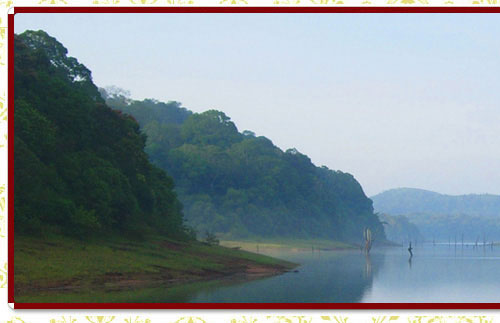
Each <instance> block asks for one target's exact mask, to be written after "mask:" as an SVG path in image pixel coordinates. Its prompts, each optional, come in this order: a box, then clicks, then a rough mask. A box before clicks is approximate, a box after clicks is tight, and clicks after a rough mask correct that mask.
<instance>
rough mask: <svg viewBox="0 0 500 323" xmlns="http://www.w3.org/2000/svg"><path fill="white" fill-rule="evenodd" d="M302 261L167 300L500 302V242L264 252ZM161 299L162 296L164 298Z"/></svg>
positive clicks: (171, 296) (169, 296) (174, 296)
mask: <svg viewBox="0 0 500 323" xmlns="http://www.w3.org/2000/svg"><path fill="white" fill-rule="evenodd" d="M260 252H261V253H264V254H267V255H270V256H273V257H277V258H281V259H286V260H289V261H292V262H295V263H300V264H301V265H300V267H298V268H297V269H298V271H299V272H298V273H293V272H290V273H285V274H283V275H279V276H274V277H270V278H265V279H260V280H254V281H250V282H243V283H241V282H240V283H234V282H228V281H225V282H220V283H216V284H214V283H211V284H210V285H209V286H205V287H203V286H200V288H199V289H196V288H195V289H192V290H190V291H189V292H186V291H183V292H182V295H172V294H169V295H168V297H167V298H168V299H165V300H163V301H170V302H172V301H180V302H211V303H212V302H214V303H215V302H228V303H234V302H237V303H238V302H266V303H272V302H285V303H292V302H301V303H302V302H304V303H305V302H315V303H322V302H333V303H344V302H347V303H351V302H372V303H373V302H375V303H378V302H397V303H407V302H424V303H428V302H429V303H431V302H446V303H450V302H467V303H471V302H484V303H490V302H494V303H498V302H500V247H499V246H496V247H493V248H491V247H490V246H487V247H483V246H478V247H474V246H472V245H464V246H461V245H460V244H458V245H457V246H456V247H455V245H453V244H452V245H448V244H436V245H433V244H420V245H418V246H414V249H413V254H414V256H413V258H412V259H411V261H410V260H409V253H408V251H407V250H406V248H402V247H393V248H378V249H377V248H375V249H373V250H372V252H371V254H370V256H366V255H364V254H363V253H361V252H360V251H359V250H356V251H319V252H318V251H317V250H316V251H314V252H313V251H312V250H307V251H292V250H276V249H275V250H260ZM159 301H160V300H159Z"/></svg>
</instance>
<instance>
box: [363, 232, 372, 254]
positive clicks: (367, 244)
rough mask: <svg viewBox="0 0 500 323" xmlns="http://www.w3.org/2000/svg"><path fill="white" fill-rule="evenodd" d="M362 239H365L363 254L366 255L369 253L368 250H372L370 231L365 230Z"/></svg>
mask: <svg viewBox="0 0 500 323" xmlns="http://www.w3.org/2000/svg"><path fill="white" fill-rule="evenodd" d="M363 235H364V238H365V252H366V253H367V254H368V253H370V250H371V248H372V243H373V239H372V231H371V230H370V229H368V228H366V229H365V230H364V232H363Z"/></svg>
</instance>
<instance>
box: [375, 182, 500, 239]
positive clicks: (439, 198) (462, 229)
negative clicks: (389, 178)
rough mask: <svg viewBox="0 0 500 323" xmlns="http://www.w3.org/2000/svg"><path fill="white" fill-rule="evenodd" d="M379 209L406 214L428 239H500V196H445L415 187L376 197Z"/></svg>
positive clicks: (376, 208)
mask: <svg viewBox="0 0 500 323" xmlns="http://www.w3.org/2000/svg"><path fill="white" fill-rule="evenodd" d="M372 200H373V204H374V207H375V210H376V211H377V212H381V213H387V214H391V215H405V216H406V217H407V218H408V220H409V221H410V222H411V223H413V224H415V225H416V226H417V227H418V229H419V230H420V232H421V233H422V235H423V236H424V237H425V238H426V239H427V240H434V239H436V240H441V241H448V240H452V241H454V240H455V238H456V239H459V240H461V239H462V236H463V238H464V240H465V241H483V240H487V241H490V240H500V221H499V219H500V196H497V195H491V194H469V195H457V196H452V195H444V194H439V193H436V192H431V191H425V190H420V189H414V188H400V189H393V190H389V191H386V192H383V193H380V194H378V195H375V196H373V197H372Z"/></svg>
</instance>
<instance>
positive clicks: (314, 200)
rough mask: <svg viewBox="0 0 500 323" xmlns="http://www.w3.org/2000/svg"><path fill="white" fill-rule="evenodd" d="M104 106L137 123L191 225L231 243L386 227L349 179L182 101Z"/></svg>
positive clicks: (118, 96)
mask: <svg viewBox="0 0 500 323" xmlns="http://www.w3.org/2000/svg"><path fill="white" fill-rule="evenodd" d="M102 94H103V96H104V97H106V99H107V103H108V104H109V105H110V106H111V107H113V108H115V109H119V110H121V111H123V112H125V113H129V114H131V115H132V116H133V117H134V118H135V119H136V120H138V122H139V124H140V125H141V127H142V129H143V130H144V132H145V133H146V134H147V136H148V139H147V144H146V151H147V153H148V154H149V155H150V157H151V160H152V161H153V162H154V163H155V164H156V165H158V166H159V167H161V168H162V169H164V170H166V171H167V172H168V173H169V174H171V175H172V176H173V178H174V179H175V182H176V190H177V191H178V193H179V197H180V199H181V201H182V203H183V204H184V212H185V214H186V218H187V219H188V221H189V222H188V223H189V224H190V225H193V226H194V227H195V228H196V229H197V230H198V231H200V232H204V231H205V230H209V231H211V232H214V233H218V234H223V235H225V236H231V237H256V236H261V237H276V236H280V237H284V236H287V237H301V238H329V239H337V240H344V241H356V242H359V241H360V240H361V239H362V230H363V228H365V227H369V228H371V229H372V231H373V232H374V234H375V235H376V236H377V238H378V239H383V238H384V232H383V227H382V224H381V223H380V221H379V220H378V218H377V216H376V215H374V213H373V208H372V202H371V200H370V199H368V198H367V197H366V196H365V194H364V192H363V190H362V188H361V186H360V184H359V183H358V182H357V181H356V180H355V179H354V177H353V176H352V175H350V174H347V173H343V172H341V171H333V170H330V169H328V168H326V167H316V166H315V165H314V164H313V163H312V162H311V160H310V159H309V157H307V156H306V155H304V154H302V153H300V152H299V151H297V150H296V149H288V150H286V151H282V150H281V149H280V148H278V147H276V146H275V145H274V144H273V143H272V141H271V140H269V139H268V138H266V137H263V136H256V135H255V134H254V133H253V132H251V131H243V132H239V131H238V129H237V127H236V125H235V124H234V123H233V122H232V121H231V119H230V118H229V117H228V116H227V115H225V114H224V113H223V112H221V111H216V110H209V111H206V112H204V113H192V112H191V111H188V110H186V109H185V108H182V107H181V105H180V104H179V103H178V102H168V103H163V102H159V101H156V100H144V101H134V100H131V99H129V98H127V97H126V96H125V95H123V93H121V92H120V91H113V89H111V91H109V90H108V91H106V90H102Z"/></svg>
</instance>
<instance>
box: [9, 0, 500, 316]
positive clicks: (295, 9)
mask: <svg viewBox="0 0 500 323" xmlns="http://www.w3.org/2000/svg"><path fill="white" fill-rule="evenodd" d="M16 13H500V7H483V6H481V7H401V6H394V7H326V6H321V5H317V6H309V7H300V6H283V7H252V6H243V7H241V6H234V7H190V6H183V7H99V6H95V7H69V6H68V7H14V13H13V14H9V15H8V67H7V71H8V185H9V186H8V187H9V188H8V197H7V198H8V232H9V234H8V272H9V273H11V274H9V275H8V287H7V293H8V302H9V303H13V304H14V307H15V308H16V309H378V310H381V309H500V303H15V302H14V274H13V273H14V100H13V98H14V69H13V66H14V15H15V14H16Z"/></svg>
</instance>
